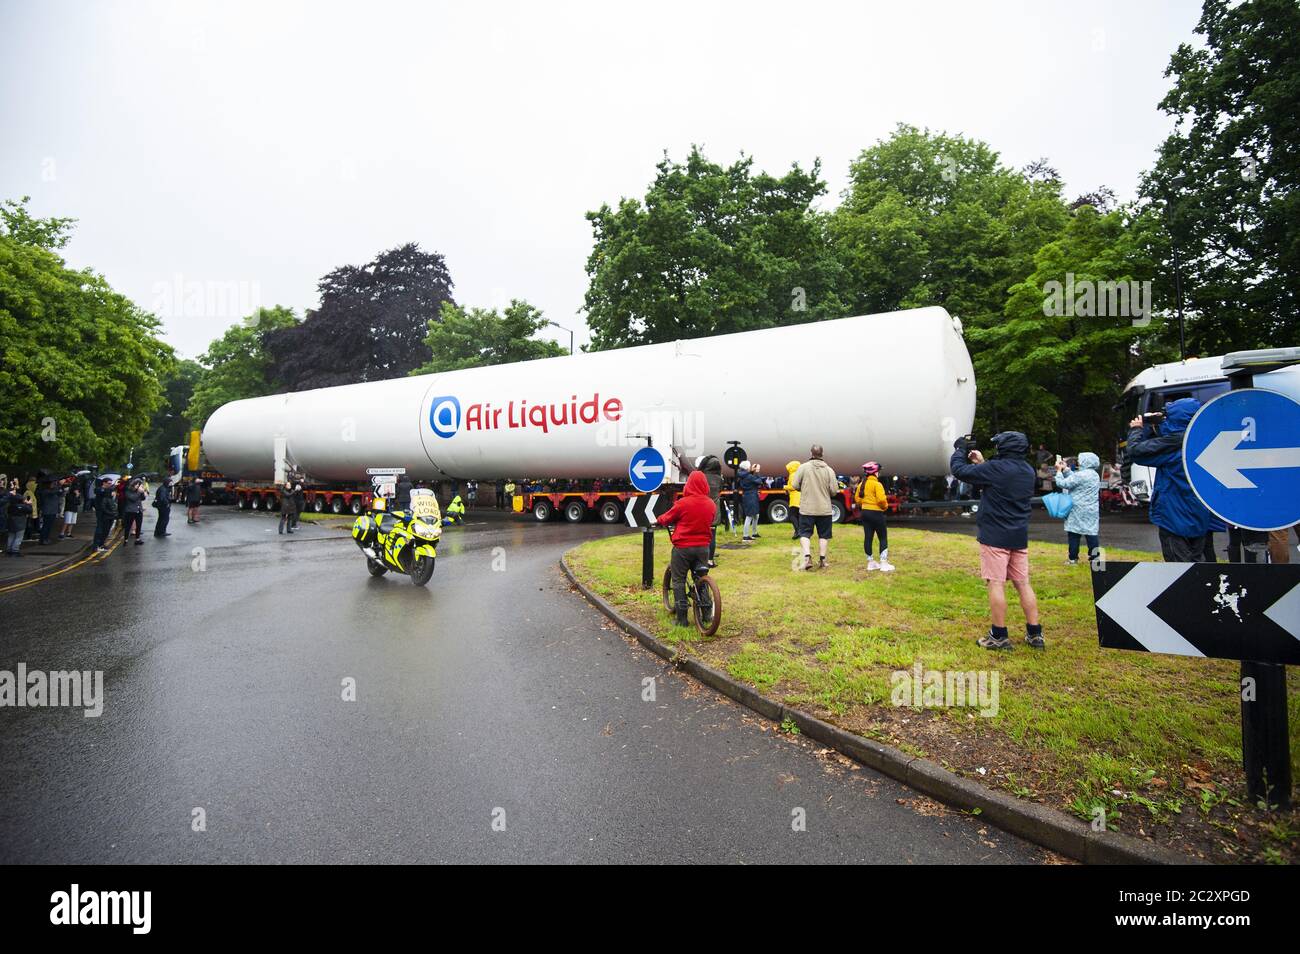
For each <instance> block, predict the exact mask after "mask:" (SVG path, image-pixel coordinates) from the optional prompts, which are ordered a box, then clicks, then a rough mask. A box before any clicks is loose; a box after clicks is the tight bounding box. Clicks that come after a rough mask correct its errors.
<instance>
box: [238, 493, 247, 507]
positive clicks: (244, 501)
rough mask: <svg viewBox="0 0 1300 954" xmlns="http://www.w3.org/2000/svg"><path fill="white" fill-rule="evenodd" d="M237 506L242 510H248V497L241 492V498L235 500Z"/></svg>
mask: <svg viewBox="0 0 1300 954" xmlns="http://www.w3.org/2000/svg"><path fill="white" fill-rule="evenodd" d="M235 506H236V507H238V508H239V509H240V510H247V509H248V497H247V496H246V495H244V494H240V495H239V498H238V499H237V500H236V501H235Z"/></svg>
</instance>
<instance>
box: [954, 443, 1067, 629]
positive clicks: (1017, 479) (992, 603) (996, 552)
mask: <svg viewBox="0 0 1300 954" xmlns="http://www.w3.org/2000/svg"><path fill="white" fill-rule="evenodd" d="M953 446H954V450H953V455H952V460H950V461H949V462H948V467H949V469H950V470H951V471H952V475H953V476H954V477H956V478H957V479H958V480H964V481H965V482H966V483H968V484H971V485H973V486H975V487H979V488H980V489H981V490H982V491H983V493H982V495H981V497H980V509H979V515H978V517H977V518H976V523H977V524H978V527H979V532H978V539H979V544H980V575H981V576H983V577H984V583H985V585H986V586H987V587H988V593H989V616H990V626H989V632H988V635H987V636H982V637H980V639H979V640H978V642H979V644H980V645H981V646H983V647H984V648H985V649H1010V648H1011V638H1010V636H1008V635H1007V592H1006V583H1007V581H1008V580H1009V581H1010V582H1011V585H1012V586H1014V587H1015V588H1016V595H1017V596H1019V597H1020V608H1021V609H1022V610H1024V613H1025V642H1026V643H1028V644H1029V646H1030V647H1031V648H1033V649H1042V648H1044V645H1045V644H1044V642H1043V627H1042V624H1041V623H1039V621H1038V597H1037V596H1036V595H1035V593H1034V588H1033V587H1032V586H1030V585H1029V506H1030V501H1031V500H1032V499H1033V496H1034V481H1035V471H1034V468H1033V467H1032V466H1031V465H1030V463H1029V462H1028V461H1027V460H1025V454H1027V453H1028V452H1029V440H1028V439H1027V438H1026V437H1025V435H1024V434H1021V433H1020V432H1019V431H1003V432H1002V433H1001V434H995V435H994V436H993V446H994V447H995V448H996V449H997V456H996V457H994V459H993V460H989V461H986V460H985V459H984V455H983V454H981V453H980V452H979V451H978V450H975V449H973V448H972V447H971V446H970V444H969V443H968V442H967V441H966V439H965V438H961V439H959V440H958V441H957V442H956V444H954V445H953Z"/></svg>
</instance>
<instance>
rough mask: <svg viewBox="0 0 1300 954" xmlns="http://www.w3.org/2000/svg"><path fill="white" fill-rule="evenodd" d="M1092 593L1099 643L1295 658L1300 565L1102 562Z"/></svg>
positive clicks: (1299, 642)
mask: <svg viewBox="0 0 1300 954" xmlns="http://www.w3.org/2000/svg"><path fill="white" fill-rule="evenodd" d="M1092 593H1093V596H1094V597H1095V599H1096V603H1097V636H1098V639H1099V641H1100V643H1101V646H1102V648H1103V649H1132V650H1137V651H1138V652H1148V653H1169V654H1172V655H1175V656H1204V657H1208V658H1211V659H1247V660H1252V661H1254V662H1269V663H1286V664H1290V665H1298V664H1300V565H1292V564H1265V563H1115V562H1110V561H1107V562H1106V564H1105V568H1104V569H1101V570H1098V569H1094V570H1093V572H1092Z"/></svg>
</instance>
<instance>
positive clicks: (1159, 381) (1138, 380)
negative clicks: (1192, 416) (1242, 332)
mask: <svg viewBox="0 0 1300 954" xmlns="http://www.w3.org/2000/svg"><path fill="white" fill-rule="evenodd" d="M1223 359H1224V356H1223V355H1216V356H1215V357H1212V358H1188V359H1187V360H1185V361H1172V362H1170V363H1168V364H1157V365H1154V366H1152V367H1150V368H1147V369H1146V370H1145V371H1143V372H1142V373H1141V374H1139V375H1137V377H1135V378H1133V380H1132V381H1130V382H1129V383H1128V386H1127V387H1126V388H1125V389H1124V396H1123V399H1122V401H1121V407H1122V408H1123V413H1124V421H1123V426H1124V433H1125V434H1126V435H1127V433H1128V422H1129V421H1131V420H1132V419H1133V418H1135V417H1138V416H1139V415H1142V414H1150V413H1153V412H1155V411H1161V410H1163V409H1164V406H1165V405H1166V404H1168V403H1169V402H1170V401H1177V400H1178V399H1179V398H1188V397H1191V398H1196V400H1198V401H1200V402H1201V403H1202V404H1204V403H1205V402H1206V401H1209V400H1210V399H1211V398H1214V397H1217V396H1218V395H1220V394H1222V393H1223V392H1224V391H1227V390H1228V389H1229V384H1228V378H1227V377H1226V376H1225V375H1224V373H1223ZM1252 386H1253V387H1257V388H1263V389H1264V390H1267V391H1277V392H1278V393H1280V394H1285V395H1286V396H1287V397H1290V398H1292V399H1294V400H1296V401H1300V366H1292V367H1289V368H1283V369H1281V370H1278V371H1271V372H1269V373H1267V374H1257V375H1255V376H1254V380H1253V381H1252ZM1125 443H1126V441H1125V439H1124V438H1121V439H1120V453H1121V455H1122V454H1123V451H1124V445H1125ZM1154 477H1155V475H1154V474H1153V473H1152V471H1151V468H1150V467H1144V466H1142V465H1141V464H1133V465H1132V466H1131V467H1128V466H1127V465H1126V467H1125V479H1126V480H1127V481H1128V484H1129V489H1130V490H1132V491H1133V495H1134V496H1135V497H1137V499H1138V500H1140V501H1142V502H1143V503H1146V502H1149V501H1150V499H1151V488H1152V486H1153V480H1154Z"/></svg>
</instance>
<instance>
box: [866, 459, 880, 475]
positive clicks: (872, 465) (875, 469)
mask: <svg viewBox="0 0 1300 954" xmlns="http://www.w3.org/2000/svg"><path fill="white" fill-rule="evenodd" d="M862 472H863V473H864V474H866V475H867V476H868V477H870V476H871V475H872V474H878V473H880V465H879V464H877V463H876V462H875V461H874V460H869V461H867V462H866V463H865V464H863V465H862Z"/></svg>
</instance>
